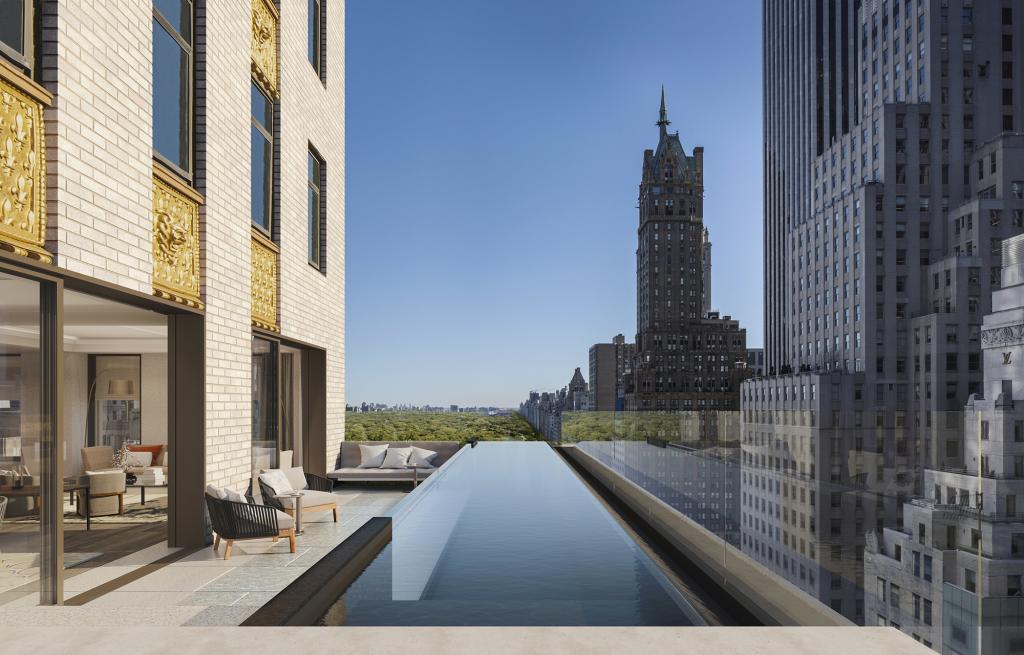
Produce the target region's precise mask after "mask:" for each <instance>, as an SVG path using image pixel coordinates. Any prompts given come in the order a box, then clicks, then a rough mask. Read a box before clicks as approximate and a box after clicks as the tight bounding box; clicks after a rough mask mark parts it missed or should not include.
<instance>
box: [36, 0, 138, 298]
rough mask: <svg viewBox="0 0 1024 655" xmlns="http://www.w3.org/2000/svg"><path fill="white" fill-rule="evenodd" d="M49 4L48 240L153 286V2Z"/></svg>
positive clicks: (79, 261) (91, 264)
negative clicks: (151, 5)
mask: <svg viewBox="0 0 1024 655" xmlns="http://www.w3.org/2000/svg"><path fill="white" fill-rule="evenodd" d="M41 4H42V5H43V7H42V8H41V9H42V15H43V30H44V40H45V41H46V42H47V43H46V45H45V46H44V48H43V72H42V81H43V83H44V84H45V85H46V87H47V88H48V89H49V91H50V92H51V93H53V96H54V100H53V106H54V108H55V109H54V110H51V111H50V112H48V114H47V151H48V154H49V156H48V160H47V186H48V188H49V195H48V214H49V225H48V232H47V247H48V248H49V249H50V251H51V252H53V253H55V254H56V255H57V263H58V265H60V266H61V267H62V268H66V269H68V270H71V271H75V272H77V273H82V274H85V275H89V276H91V277H95V278H98V279H101V280H103V281H106V282H112V283H115V284H119V285H121V286H124V287H128V288H129V289H132V290H135V291H147V292H148V291H149V290H150V289H151V288H152V284H151V281H152V270H153V263H152V238H153V228H152V223H153V221H152V217H151V213H152V207H153V192H152V189H153V184H152V177H153V163H152V162H153V145H152V143H153V131H152V116H151V115H152V104H153V99H152V98H153V96H152V93H153V75H152V67H153V28H152V22H153V15H152V9H151V7H150V5H149V3H144V2H111V1H109V0H108V1H104V0H49V1H47V2H43V3H41Z"/></svg>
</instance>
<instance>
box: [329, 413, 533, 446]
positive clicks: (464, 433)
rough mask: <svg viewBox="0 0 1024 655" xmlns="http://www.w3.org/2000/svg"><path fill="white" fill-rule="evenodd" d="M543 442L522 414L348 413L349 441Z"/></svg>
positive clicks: (346, 422)
mask: <svg viewBox="0 0 1024 655" xmlns="http://www.w3.org/2000/svg"><path fill="white" fill-rule="evenodd" d="M473 437H476V438H477V439H479V440H481V441H539V440H542V439H543V437H541V436H540V435H539V434H537V432H535V431H534V429H533V428H532V427H531V426H530V424H529V423H527V422H526V419H524V418H523V417H522V416H521V415H519V414H507V415H504V416H484V415H483V414H471V413H468V412H467V413H444V414H438V413H432V412H414V411H400V412H346V413H345V439H346V440H348V441H463V442H465V441H469V440H470V439H472V438H473Z"/></svg>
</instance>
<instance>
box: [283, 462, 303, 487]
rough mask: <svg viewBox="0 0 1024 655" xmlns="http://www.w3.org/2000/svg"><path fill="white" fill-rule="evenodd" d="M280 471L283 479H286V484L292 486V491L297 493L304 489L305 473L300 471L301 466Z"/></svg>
mask: <svg viewBox="0 0 1024 655" xmlns="http://www.w3.org/2000/svg"><path fill="white" fill-rule="evenodd" d="M281 470H282V471H284V477H286V478H288V483H289V484H291V485H292V489H295V490H296V491H298V490H300V489H305V488H306V473H305V472H304V471H303V470H302V467H301V466H293V467H291V468H283V469H281Z"/></svg>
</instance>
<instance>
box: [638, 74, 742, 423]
mask: <svg viewBox="0 0 1024 655" xmlns="http://www.w3.org/2000/svg"><path fill="white" fill-rule="evenodd" d="M671 124H672V122H671V121H670V120H669V118H668V107H667V105H666V102H665V88H664V87H662V89H661V104H660V106H659V109H658V122H657V123H656V125H657V126H658V131H659V137H658V146H657V148H656V149H654V150H646V151H644V157H643V165H642V172H641V178H640V196H639V202H638V207H639V213H640V215H639V225H638V227H637V250H636V282H637V294H636V295H637V336H636V358H635V361H634V365H633V374H632V379H631V380H628V381H627V383H626V387H627V393H626V409H627V410H641V411H649V410H669V411H671V410H677V411H678V410H704V409H707V410H735V409H739V385H740V382H741V381H742V380H743V378H744V377H745V361H746V331H745V330H742V329H741V328H740V326H739V323H738V321H734V320H732V319H730V318H729V317H728V316H726V317H725V318H720V317H719V316H718V315H717V314H715V313H713V312H711V311H709V310H710V308H709V306H708V305H709V304H710V303H709V299H710V294H709V293H708V291H709V286H710V282H711V279H710V266H709V262H707V261H706V258H707V257H708V256H709V255H710V248H709V247H708V246H709V244H710V240H709V235H708V232H707V230H706V229H705V227H704V149H703V148H701V147H699V146H697V147H694V148H693V151H692V153H690V154H687V152H686V150H685V149H684V148H683V144H682V141H681V140H680V137H679V132H673V133H670V132H669V131H668V127H669V125H671Z"/></svg>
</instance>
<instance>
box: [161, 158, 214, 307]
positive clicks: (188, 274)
mask: <svg viewBox="0 0 1024 655" xmlns="http://www.w3.org/2000/svg"><path fill="white" fill-rule="evenodd" d="M199 281H200V267H199V204H198V203H197V202H196V201H194V200H192V199H191V198H189V197H188V196H186V195H184V194H182V193H181V192H179V191H177V190H175V189H174V188H173V187H172V186H170V185H169V184H166V183H165V182H163V181H161V180H159V179H157V178H154V179H153V293H154V294H156V295H157V296H160V297H161V298H166V299H168V300H173V301H175V302H180V303H182V304H185V305H188V306H189V307H202V302H201V300H200V296H199Z"/></svg>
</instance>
